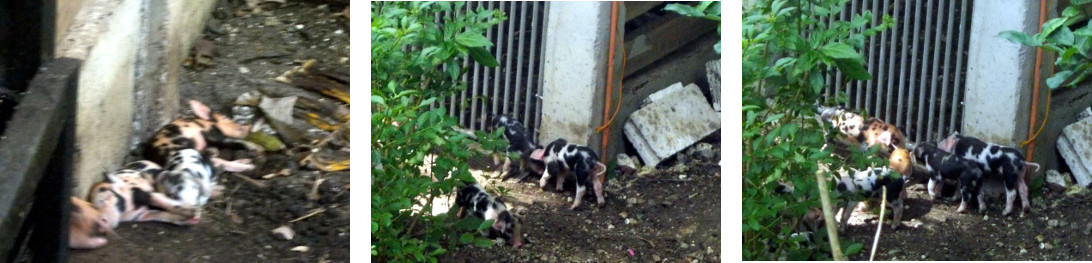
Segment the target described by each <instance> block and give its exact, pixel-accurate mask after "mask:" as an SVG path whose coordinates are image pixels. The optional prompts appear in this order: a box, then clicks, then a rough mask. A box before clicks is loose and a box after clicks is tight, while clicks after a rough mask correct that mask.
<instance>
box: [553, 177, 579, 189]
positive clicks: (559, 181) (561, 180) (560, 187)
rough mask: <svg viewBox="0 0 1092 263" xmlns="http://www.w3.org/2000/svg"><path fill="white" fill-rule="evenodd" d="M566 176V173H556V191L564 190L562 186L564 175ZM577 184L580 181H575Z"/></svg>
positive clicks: (563, 184)
mask: <svg viewBox="0 0 1092 263" xmlns="http://www.w3.org/2000/svg"><path fill="white" fill-rule="evenodd" d="M568 176H569V175H568V174H564V175H558V176H557V187H555V188H554V189H555V190H557V191H558V192H561V191H563V190H565V187H564V186H565V177H568ZM577 184H580V183H579V182H577Z"/></svg>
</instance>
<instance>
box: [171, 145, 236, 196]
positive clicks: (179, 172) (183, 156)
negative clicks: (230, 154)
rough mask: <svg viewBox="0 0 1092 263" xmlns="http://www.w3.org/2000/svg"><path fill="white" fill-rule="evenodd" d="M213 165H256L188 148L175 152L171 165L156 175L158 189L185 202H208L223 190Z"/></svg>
mask: <svg viewBox="0 0 1092 263" xmlns="http://www.w3.org/2000/svg"><path fill="white" fill-rule="evenodd" d="M213 168H217V169H223V170H225V171H229V172H243V171H247V170H250V169H253V166H251V165H250V164H248V163H247V161H246V160H236V161H231V162H228V161H223V160H218V159H213V158H210V157H208V156H206V155H202V154H201V152H198V151H197V150H194V149H184V150H180V151H178V152H177V153H176V154H175V155H174V156H172V157H171V159H170V161H169V162H168V163H167V168H166V169H165V170H164V171H163V172H161V173H159V174H158V175H156V178H155V180H156V189H157V190H158V191H159V192H161V193H164V194H166V195H167V196H170V197H171V198H173V199H175V200H178V201H181V202H182V203H185V204H188V205H194V206H198V207H200V206H203V205H205V204H206V203H208V200H209V197H212V196H215V195H219V193H220V191H221V190H222V187H221V186H218V185H216V180H217V176H216V173H215V170H214V169H213Z"/></svg>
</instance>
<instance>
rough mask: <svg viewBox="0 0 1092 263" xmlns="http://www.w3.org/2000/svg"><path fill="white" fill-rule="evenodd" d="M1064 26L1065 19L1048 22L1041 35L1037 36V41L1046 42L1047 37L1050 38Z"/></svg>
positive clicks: (1040, 32)
mask: <svg viewBox="0 0 1092 263" xmlns="http://www.w3.org/2000/svg"><path fill="white" fill-rule="evenodd" d="M1064 24H1065V18H1054V19H1050V20H1048V21H1047V22H1046V23H1043V29H1042V30H1041V31H1039V34H1036V35H1035V36H1036V40H1039V42H1043V41H1046V37H1047V36H1050V34H1052V33H1054V30H1057V29H1058V28H1059V27H1061V26H1062V25H1064Z"/></svg>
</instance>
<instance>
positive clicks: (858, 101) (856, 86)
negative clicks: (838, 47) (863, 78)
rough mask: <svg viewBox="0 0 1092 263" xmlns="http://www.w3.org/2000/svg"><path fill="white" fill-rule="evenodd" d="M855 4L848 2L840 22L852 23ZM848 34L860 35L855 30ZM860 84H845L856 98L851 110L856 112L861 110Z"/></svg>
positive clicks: (852, 0) (855, 8) (852, 82)
mask: <svg viewBox="0 0 1092 263" xmlns="http://www.w3.org/2000/svg"><path fill="white" fill-rule="evenodd" d="M857 2H858V0H851V1H850V4H849V6H850V8H849V10H850V12H849V13H848V14H846V19H845V20H842V21H847V22H853V15H856V14H857V12H858V10H857ZM850 32H852V33H853V34H857V33H860V32H859V31H858V30H857V29H856V28H850ZM862 49H863V48H862ZM861 51H864V50H861ZM861 57H864V56H861ZM846 79H847V80H848V79H849V76H848V75H846ZM860 84H861V82H860V81H857V80H851V81H849V82H848V83H846V90H847V92H851V94H850V95H851V96H853V97H855V98H856V99H854V100H853V108H854V109H857V110H860V109H861V85H860Z"/></svg>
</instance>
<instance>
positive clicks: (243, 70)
mask: <svg viewBox="0 0 1092 263" xmlns="http://www.w3.org/2000/svg"><path fill="white" fill-rule="evenodd" d="M239 73H243V74H247V73H250V69H249V68H247V67H239Z"/></svg>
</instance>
